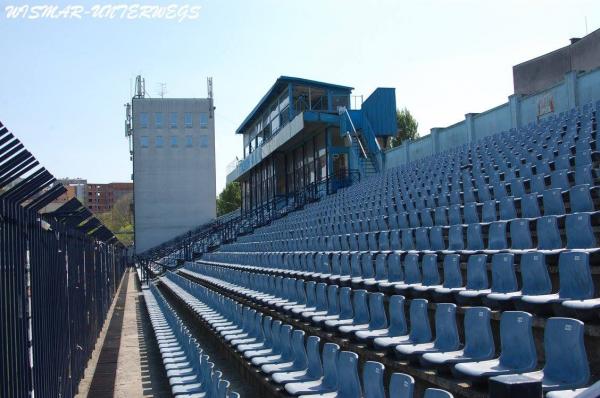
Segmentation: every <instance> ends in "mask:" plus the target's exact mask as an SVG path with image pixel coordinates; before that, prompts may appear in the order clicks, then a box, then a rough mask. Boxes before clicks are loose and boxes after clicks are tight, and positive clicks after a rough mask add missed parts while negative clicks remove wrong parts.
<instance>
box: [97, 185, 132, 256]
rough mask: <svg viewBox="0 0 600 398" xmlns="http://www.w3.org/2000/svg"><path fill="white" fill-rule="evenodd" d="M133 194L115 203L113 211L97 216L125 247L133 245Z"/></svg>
mask: <svg viewBox="0 0 600 398" xmlns="http://www.w3.org/2000/svg"><path fill="white" fill-rule="evenodd" d="M132 204H133V194H127V195H123V196H122V197H121V198H119V200H117V201H116V202H115V204H114V205H113V208H112V210H111V211H108V212H105V213H100V214H96V216H97V217H98V219H99V220H100V221H102V223H103V224H104V225H105V226H106V228H108V229H110V230H111V231H112V232H113V233H114V234H115V236H116V237H117V238H118V239H119V240H120V241H121V242H122V243H123V244H124V245H125V246H129V245H131V244H132V243H133V208H132Z"/></svg>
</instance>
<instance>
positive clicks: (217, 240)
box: [138, 170, 360, 276]
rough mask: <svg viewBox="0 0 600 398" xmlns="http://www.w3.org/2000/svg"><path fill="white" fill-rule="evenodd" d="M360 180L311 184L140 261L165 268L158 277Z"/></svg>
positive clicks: (349, 174) (348, 173) (354, 174)
mask: <svg viewBox="0 0 600 398" xmlns="http://www.w3.org/2000/svg"><path fill="white" fill-rule="evenodd" d="M359 181H360V173H359V172H358V170H342V171H340V172H338V173H335V174H333V175H329V176H326V177H324V178H322V179H320V180H317V181H315V182H313V183H310V184H308V185H306V186H304V187H303V188H301V189H299V190H296V191H294V192H292V193H290V194H289V195H285V196H283V195H282V196H277V197H275V198H272V199H270V200H269V201H266V202H264V203H263V204H261V205H260V206H257V207H255V208H252V209H251V210H249V211H246V212H245V213H240V214H239V215H238V216H236V217H232V218H229V219H227V221H223V220H219V219H215V220H213V221H212V222H210V223H208V224H204V225H202V226H200V227H198V228H196V229H195V230H193V231H190V232H188V233H186V234H184V235H180V236H178V237H176V238H174V239H172V240H170V241H168V242H165V243H163V244H162V245H160V246H157V247H155V248H153V249H150V250H148V251H146V252H144V253H142V254H140V255H139V256H138V260H139V262H140V263H142V264H144V265H145V266H147V265H148V264H150V263H155V264H160V265H162V266H163V267H162V268H160V267H159V268H157V269H158V273H157V272H156V271H157V269H154V270H153V271H151V272H149V273H150V275H151V276H156V275H158V274H159V273H162V272H164V270H165V269H167V268H170V267H177V266H178V265H181V264H182V263H183V262H185V261H188V260H192V259H193V258H195V257H197V256H199V255H201V254H202V253H204V252H208V251H212V250H215V249H216V248H218V247H219V246H220V245H221V244H224V243H228V242H231V241H233V240H235V239H236V238H237V237H238V236H240V235H245V234H248V233H251V232H252V231H254V230H255V229H256V228H259V227H262V226H264V225H267V224H269V223H271V222H272V221H274V220H276V219H278V218H281V217H283V216H285V215H287V214H288V213H290V212H292V211H295V210H298V209H301V208H303V207H304V206H305V205H306V204H308V203H312V202H315V201H318V200H319V199H321V198H322V197H325V196H327V195H331V194H333V193H335V192H337V191H338V190H339V189H341V188H345V187H348V186H350V185H352V184H354V183H356V182H359Z"/></svg>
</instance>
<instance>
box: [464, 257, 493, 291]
mask: <svg viewBox="0 0 600 398" xmlns="http://www.w3.org/2000/svg"><path fill="white" fill-rule="evenodd" d="M488 287H489V282H488V274H487V255H486V254H473V255H471V256H469V259H468V260H467V285H466V288H467V289H468V290H483V289H487V288H488Z"/></svg>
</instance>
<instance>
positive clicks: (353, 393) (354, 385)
mask: <svg viewBox="0 0 600 398" xmlns="http://www.w3.org/2000/svg"><path fill="white" fill-rule="evenodd" d="M337 373H338V375H344V376H343V378H341V377H340V380H339V382H338V385H337V395H335V396H336V397H347V398H360V397H361V396H362V392H361V386H360V378H359V376H358V355H356V354H355V353H354V352H350V351H340V353H339V355H338V361H337Z"/></svg>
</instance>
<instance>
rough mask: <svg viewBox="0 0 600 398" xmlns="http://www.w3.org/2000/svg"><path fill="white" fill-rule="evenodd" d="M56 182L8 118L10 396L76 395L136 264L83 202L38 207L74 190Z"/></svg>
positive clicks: (4, 223) (1, 180)
mask: <svg viewBox="0 0 600 398" xmlns="http://www.w3.org/2000/svg"><path fill="white" fill-rule="evenodd" d="M15 148H16V150H14V149H15ZM36 168H37V169H36ZM54 181H55V179H54V177H52V175H51V174H50V173H49V172H48V171H46V170H45V169H44V168H43V167H39V166H38V162H37V160H35V158H34V157H33V155H31V153H29V152H28V151H27V150H26V149H25V148H24V146H23V145H22V144H21V143H20V142H19V141H18V139H16V138H15V137H14V136H13V135H12V134H11V133H9V132H8V130H7V129H6V128H4V127H3V125H2V123H0V191H1V192H2V194H1V195H0V325H2V327H0V347H1V349H0V363H1V365H0V396H2V397H30V396H34V395H35V396H42V397H72V396H74V395H75V393H76V391H77V386H78V384H79V381H80V380H81V378H82V377H83V372H84V370H85V367H86V365H87V361H88V359H89V358H90V356H91V353H92V351H93V349H94V345H95V343H96V338H97V337H98V334H99V333H100V330H101V328H102V325H103V323H104V320H105V319H106V315H107V312H108V309H109V307H110V304H111V302H112V298H113V296H114V295H115V292H116V290H117V287H118V284H119V282H120V280H121V279H122V276H123V273H124V269H125V266H126V256H125V249H124V247H123V246H122V245H121V244H120V243H119V242H118V240H117V239H116V238H115V237H114V235H113V234H112V233H111V232H110V231H109V230H108V229H106V227H104V226H103V225H102V224H101V223H100V222H99V221H98V220H97V219H96V218H95V217H94V216H93V215H92V213H90V212H89V210H87V209H86V208H84V207H83V206H82V205H81V203H79V202H78V201H77V200H75V199H73V200H71V201H69V202H67V203H65V204H64V205H63V206H62V207H61V208H59V210H58V211H56V212H54V213H50V214H47V215H42V214H39V213H38V210H39V209H41V208H43V207H44V206H46V205H47V204H48V203H50V202H52V201H53V200H54V199H56V198H57V197H58V196H60V195H61V194H62V193H63V192H64V191H65V190H64V188H62V189H61V187H62V186H61V187H58V186H53V185H52V184H53V183H54ZM11 182H12V185H11V187H10V188H8V187H9V184H11ZM15 183H16V184H15Z"/></svg>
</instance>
